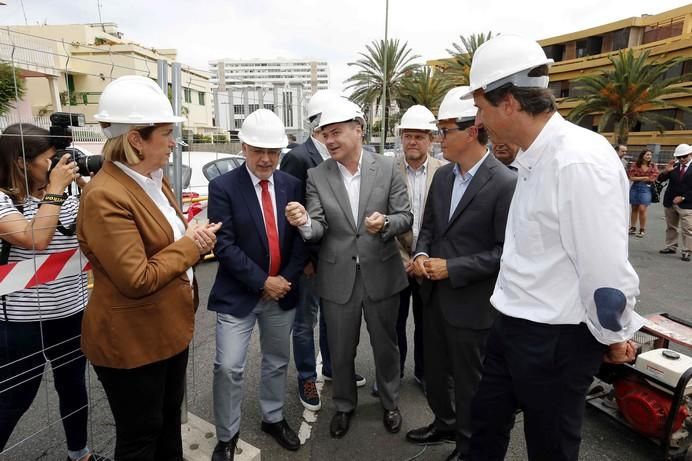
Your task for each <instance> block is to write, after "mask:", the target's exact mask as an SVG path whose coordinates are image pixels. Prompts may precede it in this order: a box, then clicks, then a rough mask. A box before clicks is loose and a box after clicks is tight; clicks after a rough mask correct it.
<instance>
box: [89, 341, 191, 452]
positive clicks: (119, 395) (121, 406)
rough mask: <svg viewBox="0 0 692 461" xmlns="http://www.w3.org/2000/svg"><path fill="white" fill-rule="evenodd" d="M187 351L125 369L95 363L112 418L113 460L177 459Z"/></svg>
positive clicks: (180, 442)
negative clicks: (113, 431)
mask: <svg viewBox="0 0 692 461" xmlns="http://www.w3.org/2000/svg"><path fill="white" fill-rule="evenodd" d="M187 355H188V350H187V349H185V350H184V351H183V352H181V353H180V354H178V355H175V356H173V357H171V358H169V359H166V360H161V361H160V362H154V363H151V364H149V365H144V366H141V367H137V368H132V369H129V370H125V369H117V368H107V367H98V366H94V369H95V370H96V374H97V375H98V377H99V380H100V381H101V384H103V389H104V390H105V391H106V396H107V397H108V403H109V404H110V407H111V412H112V413H113V419H114V420H115V458H114V461H126V460H127V461H129V460H133V461H134V460H137V461H182V459H183V443H182V436H181V434H180V405H181V404H182V402H183V395H184V392H185V369H186V368H187Z"/></svg>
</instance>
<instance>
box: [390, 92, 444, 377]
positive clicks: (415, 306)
mask: <svg viewBox="0 0 692 461" xmlns="http://www.w3.org/2000/svg"><path fill="white" fill-rule="evenodd" d="M436 131H437V126H436V125H435V116H434V115H433V113H432V112H430V110H429V109H428V108H426V107H424V106H420V105H416V106H412V107H410V108H409V109H408V110H407V111H406V113H404V115H403V116H402V117H401V123H400V124H399V135H400V136H401V146H402V148H403V150H404V155H403V159H401V161H400V163H399V164H400V166H401V171H402V173H403V174H404V177H405V178H406V180H407V184H406V185H407V190H408V196H409V200H410V201H411V212H412V213H413V226H412V228H411V232H407V233H406V234H404V235H401V236H399V237H397V241H398V242H399V251H400V252H401V258H402V260H403V263H404V268H405V269H406V273H407V274H408V276H409V278H408V287H406V288H404V290H403V291H402V292H401V293H400V295H399V320H398V321H397V326H396V329H397V336H398V339H399V359H400V360H399V365H400V368H401V376H402V377H403V376H404V364H405V362H406V355H407V349H408V348H407V341H406V321H407V320H408V312H409V306H411V310H412V311H413V322H414V325H415V330H414V332H413V348H414V349H413V359H414V368H413V377H414V378H415V380H416V382H418V384H420V385H421V386H423V383H424V380H425V377H424V374H423V373H424V371H423V370H424V366H423V363H424V358H423V301H422V300H421V297H420V290H419V288H420V283H419V282H418V281H417V280H416V278H415V275H414V273H413V264H412V261H411V256H413V250H414V249H415V248H416V243H417V242H418V234H419V232H420V227H421V223H422V221H423V211H424V210H425V202H426V200H427V199H428V191H429V190H430V184H431V183H432V179H433V176H435V172H436V171H437V169H438V168H439V167H441V166H442V165H443V163H442V162H441V161H440V160H437V159H436V158H433V157H432V156H431V155H430V153H431V151H432V140H433V133H434V132H436Z"/></svg>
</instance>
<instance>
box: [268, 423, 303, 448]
mask: <svg viewBox="0 0 692 461" xmlns="http://www.w3.org/2000/svg"><path fill="white" fill-rule="evenodd" d="M262 431H264V432H266V433H267V434H269V435H271V436H272V437H273V438H274V440H276V441H277V443H278V444H279V445H281V446H282V447H284V448H285V449H287V450H291V451H296V450H297V449H298V448H300V439H299V438H298V436H297V435H296V433H295V432H294V431H293V429H291V426H289V425H288V423H287V422H286V420H285V419H282V420H281V421H279V422H278V423H265V422H264V421H262Z"/></svg>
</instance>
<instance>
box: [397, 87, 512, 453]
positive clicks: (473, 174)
mask: <svg viewBox="0 0 692 461" xmlns="http://www.w3.org/2000/svg"><path fill="white" fill-rule="evenodd" d="M465 91H467V87H458V88H453V89H452V90H450V91H449V93H447V95H446V96H445V99H444V100H443V101H442V104H441V105H440V110H439V113H438V120H439V121H438V129H439V131H440V133H441V135H442V150H443V152H444V154H445V158H446V159H447V160H449V161H450V162H451V163H450V164H448V165H445V166H443V167H441V168H439V169H438V170H437V173H436V174H435V177H434V178H433V182H432V185H431V186H430V192H429V193H428V201H427V203H426V206H425V213H424V215H423V224H422V227H421V230H420V234H419V236H418V243H417V245H416V251H415V255H414V270H415V273H416V275H418V276H419V277H423V278H424V282H423V285H422V286H421V297H422V299H423V303H424V305H425V308H424V310H423V344H424V353H425V381H426V384H427V398H428V404H429V405H430V408H431V409H432V410H433V413H434V414H435V420H434V421H433V423H432V424H430V425H429V426H425V427H422V428H419V429H414V430H412V431H409V433H408V434H406V438H407V439H408V440H409V441H411V442H414V443H420V444H427V443H438V442H441V441H444V440H456V449H455V450H454V452H453V453H452V454H451V455H450V456H449V457H448V458H447V460H448V461H451V460H454V461H456V460H461V459H464V458H465V457H466V455H467V454H468V451H469V440H470V437H471V412H470V404H471V399H472V398H473V395H474V394H475V392H476V387H477V386H478V382H479V381H480V378H481V364H482V361H483V355H484V350H485V339H486V337H487V334H488V331H489V329H490V326H491V325H492V323H493V321H494V319H495V310H494V309H493V307H492V306H491V305H490V295H491V294H492V292H493V287H494V286H495V279H496V278H497V274H498V272H499V270H500V256H501V254H502V246H503V244H504V240H505V226H506V225H507V214H508V212H509V205H510V203H511V201H512V194H513V193H514V187H515V185H516V180H517V177H516V174H515V173H514V172H513V171H511V170H509V169H508V168H506V167H505V166H504V165H503V164H502V163H500V162H499V161H498V160H497V159H496V158H495V157H494V156H493V155H492V154H491V153H490V152H489V151H488V148H487V146H486V144H487V142H488V135H487V133H486V131H485V130H484V129H483V128H480V127H478V126H476V125H475V124H474V119H475V116H476V108H475V107H474V106H473V101H470V100H463V101H462V100H461V99H459V94H460V93H463V92H465ZM450 375H451V376H452V377H453V378H454V396H453V398H451V396H450V392H449V391H448V380H447V377H448V376H450Z"/></svg>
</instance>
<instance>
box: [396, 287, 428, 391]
mask: <svg viewBox="0 0 692 461" xmlns="http://www.w3.org/2000/svg"><path fill="white" fill-rule="evenodd" d="M399 296H400V298H399V317H398V319H397V323H396V334H397V338H398V340H399V365H400V367H401V376H402V377H403V376H404V365H405V364H406V354H407V352H408V344H407V342H406V321H407V320H408V311H409V305H410V304H411V299H413V305H412V309H411V310H412V311H413V325H414V330H413V375H414V376H415V377H416V378H418V379H421V380H422V379H424V378H425V376H424V374H423V373H424V368H423V363H424V359H423V300H421V297H420V285H419V284H418V282H417V281H416V279H414V278H410V277H409V279H408V286H407V287H406V288H404V289H403V290H402V291H401V293H400V294H399Z"/></svg>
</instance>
